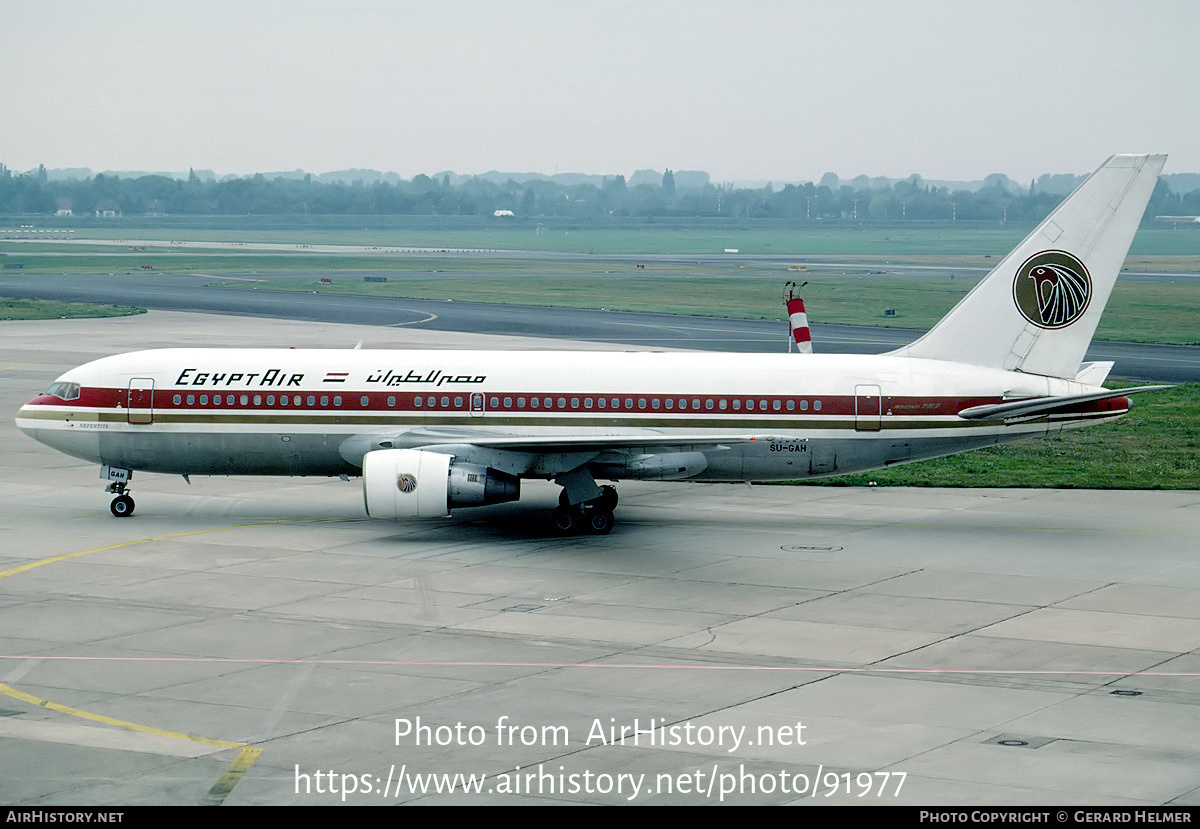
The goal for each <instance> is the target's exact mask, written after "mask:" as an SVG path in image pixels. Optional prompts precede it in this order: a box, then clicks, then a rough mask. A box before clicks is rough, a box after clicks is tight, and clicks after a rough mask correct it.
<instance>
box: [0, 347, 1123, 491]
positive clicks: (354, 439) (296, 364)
mask: <svg viewBox="0 0 1200 829" xmlns="http://www.w3.org/2000/svg"><path fill="white" fill-rule="evenodd" d="M59 384H68V385H72V384H74V385H77V386H78V393H77V396H76V397H75V398H74V399H70V400H64V399H61V398H59V397H56V396H54V395H50V394H44V395H41V396H39V397H37V398H35V399H34V400H32V401H30V403H28V404H27V405H26V406H24V407H22V409H21V411H20V413H19V414H18V417H17V425H18V426H19V427H20V428H21V429H22V430H23V431H25V432H26V433H28V434H30V435H31V436H32V437H34V438H35V439H37V440H39V441H41V442H42V443H45V444H47V445H49V446H52V447H54V448H56V449H59V450H61V451H63V452H66V453H68V454H71V455H74V456H76V457H79V458H83V459H86V460H90V461H94V462H97V463H100V464H106V465H109V466H113V467H121V468H126V469H130V470H147V471H154V472H169V473H179V474H212V475H217V474H271V475H337V474H358V472H359V470H360V468H361V466H362V457H363V455H364V454H365V453H366V452H367V451H371V450H373V449H375V448H379V447H380V446H387V447H395V448H405V447H407V448H418V447H427V446H441V445H449V446H464V445H471V446H475V445H476V444H479V445H484V446H490V447H491V448H490V449H487V450H483V449H480V450H477V451H480V452H484V453H485V454H486V452H494V451H495V449H496V445H498V444H499V443H507V444H509V445H511V446H512V447H513V450H514V451H516V450H520V451H521V452H523V453H524V456H528V464H526V465H525V466H524V467H523V468H522V467H521V466H520V464H522V463H524V461H519V460H518V461H514V460H512V458H508V460H507V461H506V462H507V463H508V464H509V465H512V464H513V463H517V464H518V468H516V469H514V470H513V474H516V475H518V476H522V477H549V476H551V475H554V474H555V473H556V472H558V471H560V469H559V467H562V466H563V465H564V464H571V463H578V462H584V463H590V464H592V465H593V467H594V469H595V470H596V472H597V477H601V476H603V477H612V478H621V477H659V478H671V477H674V478H692V479H695V480H750V479H754V480H771V479H777V480H778V479H795V478H803V477H808V476H816V475H829V474H835V473H842V472H850V471H856V470H865V469H873V468H879V467H882V466H885V465H889V464H893V463H903V462H906V461H911V460H918V459H921V458H928V457H934V456H938V455H945V454H950V453H953V452H958V451H963V450H966V449H972V448H978V447H981V446H987V445H991V444H995V443H997V442H1000V441H1004V440H1009V439H1013V438H1018V437H1023V436H1028V435H1039V434H1046V433H1048V432H1052V431H1058V430H1060V429H1062V428H1067V427H1070V426H1072V425H1085V424H1088V423H1094V422H1096V421H1097V420H1104V419H1110V418H1113V417H1116V416H1119V415H1120V414H1122V413H1123V412H1124V408H1121V409H1119V410H1113V409H1112V407H1111V406H1110V407H1108V408H1106V409H1104V410H1100V409H1096V410H1089V411H1084V412H1076V413H1074V414H1070V415H1059V416H1049V417H1046V416H1043V417H1037V418H1031V419H1025V420H1022V421H1019V422H1013V421H1011V420H1010V421H1008V422H1005V421H1003V420H982V421H980V420H965V419H963V418H960V417H959V416H958V414H957V413H958V412H959V411H961V410H963V409H965V408H968V407H970V406H976V405H981V404H988V403H999V402H1002V401H1004V400H1009V399H1013V398H1026V397H1043V396H1054V395H1071V394H1081V393H1086V392H1088V391H1092V390H1094V387H1091V386H1086V385H1084V384H1081V383H1077V382H1072V381H1066V380H1059V379H1054V378H1047V377H1040V376H1036V375H1030V374H1022V373H1017V372H1007V371H1002V370H999V369H988V368H980V367H978V366H969V365H962V364H956V363H950V362H945V361H941V360H926V359H914V358H911V357H890V356H886V355H884V356H857V355H795V354H791V355H788V354H779V355H744V354H715V353H692V352H671V353H662V352H622V353H597V352H586V353H585V352H561V351H558V352H552V351H546V352H540V351H530V352H511V351H509V352H506V351H483V352H481V351H382V350H380V351H372V350H340V351H334V350H292V349H288V350H276V349H270V350H268V349H252V350H250V349H246V350H243V349H227V350H222V349H165V350H155V351H141V352H134V353H130V354H123V355H119V356H114V357H108V358H104V359H101V360H97V361H95V362H92V363H89V364H87V365H84V366H80V367H79V368H76V369H73V370H71V371H69V372H67V373H66V374H64V375H63V376H62V377H61V378H59V381H58V384H56V387H57V386H58V385H59ZM523 439H527V442H522V441H523ZM560 439H561V440H560ZM575 447H582V448H579V450H578V451H572V450H573V448H575ZM589 447H590V448H589ZM597 447H601V448H597ZM614 453H615V454H614ZM697 453H699V455H702V456H703V459H702V461H701V462H697V463H690V465H689V463H687V462H684V463H683V465H682V466H680V467H679V468H678V469H676V470H674V471H673V472H672V471H669V470H668V471H665V472H664V471H662V470H658V472H657V474H655V473H654V472H653V470H651V471H646V466H645V464H644V463H643V464H642V465H638V464H637V463H631V462H630V460H629V459H630V458H631V457H634V456H637V457H645V456H654V455H656V454H658V455H662V454H667V455H670V456H676V455H678V456H679V457H680V458H686V457H687V456H691V457H697ZM510 454H511V453H510ZM556 455H563V456H567V455H570V457H564V458H563V459H562V460H561V461H557V462H556V460H555V456H556ZM484 461H486V458H484ZM651 467H653V464H651Z"/></svg>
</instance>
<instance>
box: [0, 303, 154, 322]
mask: <svg viewBox="0 0 1200 829" xmlns="http://www.w3.org/2000/svg"><path fill="white" fill-rule="evenodd" d="M144 313H146V309H145V308H131V307H128V306H124V305H92V304H90V303H86V302H52V301H49V300H41V299H10V298H8V297H0V321H4V320H48V319H82V318H88V319H91V318H95V317H128V316H132V315H134V314H144Z"/></svg>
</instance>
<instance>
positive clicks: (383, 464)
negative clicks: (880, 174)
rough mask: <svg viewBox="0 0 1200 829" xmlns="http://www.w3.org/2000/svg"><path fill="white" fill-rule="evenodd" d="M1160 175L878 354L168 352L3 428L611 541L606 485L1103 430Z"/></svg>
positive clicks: (1130, 174) (70, 381) (1115, 396)
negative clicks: (1100, 351) (507, 516)
mask: <svg viewBox="0 0 1200 829" xmlns="http://www.w3.org/2000/svg"><path fill="white" fill-rule="evenodd" d="M1165 160H1166V157H1165V156H1161V155H1115V156H1113V157H1111V158H1109V159H1108V160H1107V161H1106V162H1105V163H1104V164H1103V165H1102V166H1101V167H1100V168H1099V169H1098V170H1097V171H1096V172H1095V173H1093V174H1092V175H1091V176H1090V177H1089V178H1088V179H1087V180H1086V181H1085V182H1084V183H1082V184H1081V185H1080V186H1079V187H1078V188H1077V189H1076V190H1075V192H1074V193H1072V194H1071V195H1070V196H1069V197H1068V198H1067V199H1066V200H1064V201H1063V202H1062V203H1061V204H1060V205H1059V207H1058V208H1057V209H1055V210H1054V211H1053V212H1052V213H1051V214H1050V215H1049V216H1048V217H1047V218H1046V220H1045V221H1043V222H1042V223H1041V224H1040V225H1038V227H1037V228H1036V229H1035V230H1034V231H1033V232H1032V233H1031V234H1030V235H1029V236H1028V237H1026V239H1025V240H1024V241H1022V242H1021V243H1020V244H1019V245H1018V246H1017V247H1016V248H1015V249H1014V250H1013V251H1012V252H1011V253H1009V254H1008V255H1007V256H1006V257H1005V258H1004V259H1003V260H1002V261H1001V262H1000V263H999V264H998V265H996V267H995V269H994V270H992V272H991V273H990V274H989V275H988V276H987V277H986V278H984V279H983V280H981V281H980V282H979V283H978V284H977V285H976V286H975V288H974V289H973V290H971V291H970V292H969V293H968V294H967V295H966V296H965V297H964V298H963V299H962V300H961V301H960V302H959V304H958V305H956V306H955V307H954V308H953V309H952V310H951V311H950V312H949V313H948V314H947V315H946V316H945V317H944V318H943V319H942V320H941V321H940V322H939V323H937V325H936V326H934V327H933V328H932V329H931V330H930V331H929V332H927V333H926V334H925V335H924V336H922V337H920V338H919V339H917V340H916V341H914V342H912V343H910V344H909V345H906V346H904V347H902V348H899V349H897V350H895V351H892V352H889V353H887V354H881V355H850V354H805V355H803V356H793V355H790V354H783V353H779V354H713V353H696V352H654V353H647V352H638V353H596V352H589V353H582V352H564V351H527V352H489V351H422V350H382V349H380V350H373V349H358V348H356V349H353V350H350V349H346V350H315V349H314V350H296V349H240V348H239V349H219V348H206V349H160V350H150V351H138V352H133V353H127V354H120V355H116V356H111V357H105V358H102V359H99V360H96V361H94V362H91V363H88V364H86V365H83V366H80V367H78V368H74V369H71V370H70V371H68V372H66V373H65V374H63V375H62V376H61V377H59V378H58V379H57V380H55V381H54V382H53V383H52V384H51V385H50V387H49V388H47V389H46V391H45V392H44V393H43V394H40V395H38V396H37V397H35V398H33V399H32V400H30V401H29V403H27V404H26V405H25V406H23V407H21V409H20V411H19V413H18V414H17V417H16V423H17V426H18V427H19V428H20V429H21V430H22V431H24V432H25V433H26V434H28V435H30V436H31V437H33V438H34V439H35V440H38V441H40V442H42V443H44V444H46V445H48V446H51V447H53V448H55V449H57V450H59V451H61V452H64V453H66V454H68V455H71V456H74V457H77V458H82V459H84V460H88V461H91V462H93V463H98V464H100V465H101V477H102V478H104V479H107V480H108V481H109V483H108V486H107V489H106V491H107V492H109V493H112V494H113V495H114V496H115V497H114V498H113V499H112V502H111V505H110V509H111V511H112V514H113V515H115V516H118V517H126V516H129V515H131V514H132V513H133V511H134V502H133V499H132V497H131V496H130V494H129V482H130V480H131V478H132V475H133V473H134V471H148V472H159V473H171V474H180V475H183V476H184V477H185V478H187V477H188V476H191V475H325V476H361V477H362V479H363V494H364V500H365V507H366V512H367V514H368V515H369V516H371V517H374V518H383V519H411V518H427V517H441V516H446V515H448V514H449V513H450V511H451V510H452V509H457V508H461V507H472V506H479V505H484V504H497V503H504V502H510V501H515V500H517V499H518V498H519V497H520V491H521V481H522V480H523V479H535V478H536V479H546V480H553V481H554V482H555V483H557V484H558V485H559V486H561V487H562V490H561V493H560V497H559V505H558V507H556V508H555V509H554V511H553V513H552V515H551V518H552V521H553V523H554V525H555V526H556V527H557V528H558V529H559V530H560V531H562V532H564V533H571V532H587V533H594V534H602V533H607V532H609V531H611V530H612V528H613V525H614V520H615V519H614V510H615V508H616V506H617V492H616V489H615V488H614V487H613V486H611V485H610V484H599V483H597V481H606V480H607V481H619V480H628V479H636V480H659V481H678V480H688V481H726V482H733V481H739V482H740V481H769V480H796V479H803V478H811V477H820V476H828V475H837V474H844V473H849V472H858V471H867V470H874V469H880V468H883V467H888V466H892V465H894V464H901V463H909V462H912V461H918V460H922V459H927V458H933V457H938V456H942V455H949V454H953V453H957V452H963V451H967V450H972V449H978V448H981V447H985V446H993V445H996V444H1000V443H1004V442H1007V441H1011V440H1015V439H1018V438H1026V437H1031V436H1036V435H1047V434H1053V433H1057V432H1059V431H1061V430H1065V429H1073V428H1077V427H1082V426H1088V425H1092V424H1097V423H1104V422H1108V421H1112V420H1114V419H1116V418H1118V417H1120V416H1121V415H1123V414H1125V413H1126V412H1127V411H1128V410H1129V407H1130V402H1129V395H1130V394H1133V393H1137V392H1143V391H1151V390H1154V389H1161V388H1168V386H1140V387H1136V388H1127V389H1122V390H1120V391H1112V390H1109V389H1104V388H1102V387H1101V385H1100V384H1101V383H1102V382H1103V381H1104V379H1105V378H1106V377H1107V375H1108V372H1109V370H1110V369H1111V368H1112V365H1113V364H1112V363H1111V362H1102V363H1083V357H1084V352H1085V351H1086V349H1087V346H1088V344H1089V343H1090V341H1091V338H1092V334H1093V333H1094V331H1095V329H1096V323H1097V321H1098V320H1099V318H1100V315H1101V313H1102V311H1103V309H1104V305H1105V303H1106V302H1107V300H1108V297H1109V294H1110V292H1111V290H1112V287H1113V284H1114V282H1115V281H1116V278H1117V273H1118V271H1119V269H1120V267H1121V264H1122V262H1123V261H1124V258H1125V255H1126V253H1127V251H1128V249H1129V245H1130V242H1131V241H1132V239H1133V235H1134V233H1135V231H1136V229H1137V226H1138V224H1139V222H1140V220H1141V218H1142V214H1143V212H1144V211H1145V208H1146V205H1147V202H1148V201H1149V198H1150V195H1151V192H1152V191H1153V189H1154V185H1155V182H1156V181H1157V179H1158V175H1159V173H1160V171H1161V170H1162V167H1163V164H1164V163H1165Z"/></svg>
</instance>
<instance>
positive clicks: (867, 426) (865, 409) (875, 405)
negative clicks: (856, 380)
mask: <svg viewBox="0 0 1200 829" xmlns="http://www.w3.org/2000/svg"><path fill="white" fill-rule="evenodd" d="M882 417H883V398H882V397H881V396H880V394H879V386H865V385H863V386H855V387H854V431H856V432H878V431H879V430H880V429H881V428H883V424H882V422H881V419H882Z"/></svg>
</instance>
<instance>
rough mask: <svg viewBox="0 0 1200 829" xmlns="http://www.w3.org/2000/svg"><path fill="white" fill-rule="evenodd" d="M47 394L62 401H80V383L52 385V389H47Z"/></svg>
mask: <svg viewBox="0 0 1200 829" xmlns="http://www.w3.org/2000/svg"><path fill="white" fill-rule="evenodd" d="M45 393H46V394H50V395H53V396H55V397H57V398H59V399H60V400H78V399H79V384H78V383H52V384H51V385H50V388H48V389H46V392H45Z"/></svg>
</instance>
